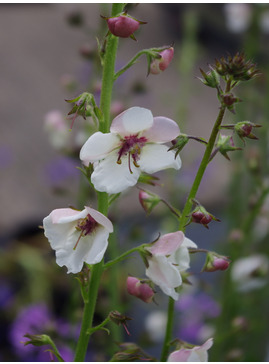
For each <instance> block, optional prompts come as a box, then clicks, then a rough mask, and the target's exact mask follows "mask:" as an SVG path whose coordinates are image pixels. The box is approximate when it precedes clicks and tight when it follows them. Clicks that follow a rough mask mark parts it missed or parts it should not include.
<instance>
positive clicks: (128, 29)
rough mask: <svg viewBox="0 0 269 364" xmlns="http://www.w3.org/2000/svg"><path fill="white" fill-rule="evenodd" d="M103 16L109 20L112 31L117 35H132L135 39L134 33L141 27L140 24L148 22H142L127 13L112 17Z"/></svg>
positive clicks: (122, 36)
mask: <svg viewBox="0 0 269 364" xmlns="http://www.w3.org/2000/svg"><path fill="white" fill-rule="evenodd" d="M102 18H104V19H105V20H106V21H107V25H108V29H109V30H110V32H111V33H112V34H113V35H115V36H116V37H121V38H129V37H131V38H133V39H135V37H134V35H133V33H134V32H135V31H136V30H137V29H138V28H139V27H140V24H146V22H141V21H139V20H136V19H134V18H132V17H131V16H129V15H126V14H122V15H120V16H115V17H111V18H106V17H103V16H102Z"/></svg>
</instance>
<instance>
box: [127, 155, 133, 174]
mask: <svg viewBox="0 0 269 364" xmlns="http://www.w3.org/2000/svg"><path fill="white" fill-rule="evenodd" d="M128 167H129V171H130V173H131V174H133V172H132V170H131V153H130V152H129V153H128Z"/></svg>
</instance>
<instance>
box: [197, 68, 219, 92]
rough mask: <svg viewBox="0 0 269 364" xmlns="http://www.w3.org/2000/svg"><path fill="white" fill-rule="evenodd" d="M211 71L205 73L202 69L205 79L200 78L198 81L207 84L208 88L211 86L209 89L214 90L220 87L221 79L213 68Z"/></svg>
mask: <svg viewBox="0 0 269 364" xmlns="http://www.w3.org/2000/svg"><path fill="white" fill-rule="evenodd" d="M210 68H211V70H210V71H209V72H207V73H205V72H204V71H203V70H202V69H201V68H200V72H201V73H202V76H203V78H199V77H198V79H199V80H200V81H202V82H203V84H205V85H206V86H209V87H213V88H216V87H218V86H219V83H220V77H219V75H218V73H217V71H216V70H214V68H213V67H211V66H210Z"/></svg>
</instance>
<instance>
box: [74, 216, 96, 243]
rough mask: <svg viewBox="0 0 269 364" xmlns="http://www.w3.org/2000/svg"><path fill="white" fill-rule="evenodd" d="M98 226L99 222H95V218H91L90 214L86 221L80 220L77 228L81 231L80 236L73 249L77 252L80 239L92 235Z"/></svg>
mask: <svg viewBox="0 0 269 364" xmlns="http://www.w3.org/2000/svg"><path fill="white" fill-rule="evenodd" d="M97 226H98V222H97V221H95V220H94V218H93V217H91V215H90V214H88V215H87V216H86V217H85V218H84V219H79V220H78V223H77V226H76V230H78V231H80V235H79V237H78V240H77V242H76V244H75V246H74V248H73V250H76V248H77V246H78V243H79V241H80V239H81V238H82V236H86V235H89V234H91V233H92V232H93V231H94V230H95V229H96V227H97Z"/></svg>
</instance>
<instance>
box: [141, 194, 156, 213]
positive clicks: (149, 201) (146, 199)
mask: <svg viewBox="0 0 269 364" xmlns="http://www.w3.org/2000/svg"><path fill="white" fill-rule="evenodd" d="M139 201H140V204H141V206H142V207H143V209H144V210H145V211H146V213H147V214H150V213H151V211H152V209H153V208H154V207H155V206H156V205H158V203H159V202H160V201H161V199H160V197H159V196H158V195H156V194H155V193H152V192H149V191H145V190H140V191H139Z"/></svg>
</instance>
